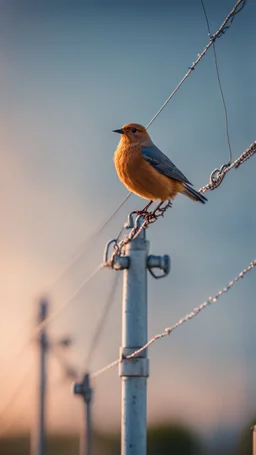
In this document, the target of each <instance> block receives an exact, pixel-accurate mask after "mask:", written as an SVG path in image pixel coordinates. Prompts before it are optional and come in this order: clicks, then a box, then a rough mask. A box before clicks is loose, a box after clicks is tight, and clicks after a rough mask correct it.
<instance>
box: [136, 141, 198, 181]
mask: <svg viewBox="0 0 256 455" xmlns="http://www.w3.org/2000/svg"><path fill="white" fill-rule="evenodd" d="M141 153H142V156H143V158H144V159H145V160H146V161H147V162H148V163H149V164H151V166H152V167H153V168H154V169H155V170H156V171H158V172H159V173H160V174H163V175H165V176H166V177H170V178H171V179H174V180H178V181H179V182H183V183H188V184H189V185H192V183H191V182H189V181H188V179H187V178H186V177H185V175H184V174H182V172H181V171H180V170H179V169H178V168H177V167H176V166H175V165H174V164H173V162H172V161H171V160H170V159H169V158H168V156H166V155H165V154H164V153H163V152H161V150H159V148H157V147H156V145H152V146H150V147H143V148H142V149H141Z"/></svg>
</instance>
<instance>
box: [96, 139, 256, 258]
mask: <svg viewBox="0 0 256 455" xmlns="http://www.w3.org/2000/svg"><path fill="white" fill-rule="evenodd" d="M255 153H256V141H255V142H253V143H252V144H251V145H250V146H249V147H248V148H247V149H246V150H245V151H244V152H243V153H242V154H241V155H240V156H239V157H238V158H237V159H236V160H235V161H233V162H232V163H229V164H223V165H222V166H221V167H220V169H214V170H213V171H212V173H211V174H210V178H209V182H208V183H207V184H206V185H205V186H202V187H201V188H199V190H198V191H199V193H201V194H203V193H205V192H206V191H208V190H210V191H213V190H215V189H216V188H218V187H219V186H220V185H221V183H222V181H223V179H224V177H225V175H226V174H227V173H228V172H229V171H230V170H231V169H233V168H235V169H237V168H238V167H239V166H240V165H241V164H243V163H245V162H246V161H247V160H248V159H249V158H251V157H252V156H253V155H254V154H255ZM171 206H172V202H171V201H168V202H167V203H166V204H165V205H164V206H163V207H162V208H161V207H160V208H158V209H157V211H155V212H150V213H144V214H142V215H140V216H139V217H138V218H140V217H142V218H143V219H144V221H143V222H142V223H139V220H138V218H137V220H136V222H135V226H134V227H133V228H132V229H131V231H130V232H129V234H128V235H127V236H126V237H124V238H123V239H122V240H121V241H120V242H118V241H115V243H114V252H113V254H112V255H111V257H110V259H109V260H108V261H107V262H106V263H105V264H104V265H105V266H113V264H114V261H115V257H116V256H120V255H121V254H122V251H123V248H124V246H125V245H127V244H128V243H130V242H131V241H132V240H134V239H135V238H137V237H138V236H139V235H140V234H141V232H142V231H143V230H144V229H147V228H148V227H149V225H150V224H152V223H155V221H157V219H158V218H160V217H162V216H164V214H165V212H166V210H167V209H168V208H170V207H171Z"/></svg>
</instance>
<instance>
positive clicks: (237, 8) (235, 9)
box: [146, 0, 247, 128]
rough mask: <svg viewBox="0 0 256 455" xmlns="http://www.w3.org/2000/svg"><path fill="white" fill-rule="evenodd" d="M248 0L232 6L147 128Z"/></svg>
mask: <svg viewBox="0 0 256 455" xmlns="http://www.w3.org/2000/svg"><path fill="white" fill-rule="evenodd" d="M246 1H247V0H238V1H237V2H236V4H235V6H234V7H233V8H232V10H231V11H230V13H229V14H228V15H227V17H226V18H225V20H224V21H223V23H222V25H221V26H220V28H219V29H218V30H217V31H216V32H215V33H214V35H212V36H211V37H210V41H209V43H208V44H207V45H206V46H205V47H204V49H203V51H202V52H201V53H200V54H198V57H197V59H196V61H195V62H193V63H192V65H191V66H190V68H189V70H188V71H187V72H186V74H185V76H184V77H183V78H182V79H181V81H180V82H179V83H178V85H177V87H176V88H175V89H174V90H173V92H172V93H171V94H170V96H168V98H167V100H166V101H165V102H164V104H163V105H162V106H161V107H160V109H159V110H158V111H157V113H156V114H155V115H154V117H153V118H152V119H151V120H150V122H149V123H148V125H147V127H146V128H149V126H150V125H152V123H153V122H154V121H155V120H156V118H157V117H158V116H159V114H160V113H161V112H162V110H163V109H164V108H165V107H166V106H167V104H168V103H169V101H171V99H172V98H173V96H174V95H175V93H176V92H177V91H178V90H179V88H180V87H181V86H182V84H183V83H184V82H185V80H186V79H187V78H188V77H189V76H190V74H191V73H192V71H193V70H194V69H195V67H196V66H197V64H198V63H199V62H200V60H202V58H203V57H204V56H205V54H206V52H207V51H208V50H209V49H210V47H211V46H212V45H213V43H214V41H215V40H216V39H217V38H220V37H221V36H222V35H223V34H224V33H225V32H226V31H227V30H228V29H229V28H230V26H231V24H232V22H233V20H234V17H235V15H236V14H238V13H240V11H242V9H243V7H244V6H245V3H246Z"/></svg>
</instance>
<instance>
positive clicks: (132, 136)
mask: <svg viewBox="0 0 256 455" xmlns="http://www.w3.org/2000/svg"><path fill="white" fill-rule="evenodd" d="M113 133H119V134H121V141H125V142H129V143H130V144H134V145H143V146H147V145H150V144H152V141H151V139H150V137H149V135H148V133H147V130H146V128H144V126H142V125H139V124H138V123H127V125H124V126H123V127H122V128H121V129H119V130H113Z"/></svg>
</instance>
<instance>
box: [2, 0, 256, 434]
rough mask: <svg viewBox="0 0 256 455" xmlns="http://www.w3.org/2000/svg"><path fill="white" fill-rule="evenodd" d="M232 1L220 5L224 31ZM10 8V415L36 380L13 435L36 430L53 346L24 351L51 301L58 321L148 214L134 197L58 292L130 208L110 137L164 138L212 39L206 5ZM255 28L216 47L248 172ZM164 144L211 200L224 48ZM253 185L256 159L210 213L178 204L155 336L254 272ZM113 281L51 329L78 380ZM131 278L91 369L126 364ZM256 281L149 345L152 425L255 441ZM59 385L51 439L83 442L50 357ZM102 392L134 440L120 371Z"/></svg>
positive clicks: (245, 14) (222, 144)
mask: <svg viewBox="0 0 256 455" xmlns="http://www.w3.org/2000/svg"><path fill="white" fill-rule="evenodd" d="M233 4H234V2H232V1H231V0H223V1H222V2H210V0H205V8H206V10H207V13H208V16H209V21H210V26H211V30H212V31H215V30H217V28H218V27H219V26H220V24H221V23H222V21H223V19H224V17H225V16H226V15H227V14H228V12H229V11H230V10H231V8H232V7H233ZM0 10H1V14H0V22H1V24H0V25H1V26H0V29H1V32H0V33H1V39H0V59H1V73H0V87H1V107H0V114H1V136H0V141H1V147H0V160H1V167H0V173H1V175H0V209H1V214H2V216H1V228H0V232H1V236H0V238H1V240H0V242H1V258H0V267H1V276H2V284H1V289H0V295H1V302H2V303H1V307H0V321H1V323H0V326H1V333H2V344H1V347H0V361H1V365H2V372H1V373H0V383H1V385H2V387H1V388H0V395H1V402H2V409H3V408H4V406H5V405H6V403H7V404H8V399H9V397H11V396H12V393H13V392H14V391H15V388H16V387H17V385H18V383H19V381H21V380H22V378H23V377H25V376H26V374H27V375H28V377H27V379H26V380H25V381H24V387H22V390H21V391H20V393H19V394H18V397H17V399H15V402H14V403H13V405H12V406H9V407H8V409H7V411H6V412H5V413H4V416H3V419H4V421H5V422H6V425H7V426H9V429H10V431H11V430H13V429H14V428H16V427H17V426H22V425H23V427H26V428H28V427H29V426H30V425H31V421H33V418H34V417H33V416H34V415H35V409H34V407H33V406H32V404H30V405H28V403H32V402H35V400H34V398H35V393H36V388H35V385H36V380H37V369H38V359H37V349H36V345H35V343H34V344H33V343H32V345H29V346H28V347H27V348H26V349H25V348H24V349H23V350H22V347H23V346H25V345H26V344H27V340H28V339H29V337H30V335H31V333H32V330H33V327H34V326H35V324H36V320H37V312H38V301H39V299H40V297H41V296H42V295H46V296H48V297H49V302H50V311H51V312H54V311H55V310H57V309H58V308H59V306H60V305H61V304H62V303H63V302H64V301H65V300H66V299H68V298H69V296H71V295H72V294H73V293H74V292H75V291H76V290H77V289H78V287H79V286H80V285H81V283H82V282H83V280H85V278H86V276H87V275H88V274H89V273H91V271H92V270H93V269H94V268H95V267H96V266H97V265H98V264H99V263H101V261H102V255H103V250H104V246H105V244H106V242H107V241H108V240H110V239H112V238H115V236H116V235H117V233H118V232H119V230H120V227H121V226H122V224H123V223H124V221H125V220H126V218H127V214H128V213H129V212H130V211H132V210H134V209H139V208H142V206H143V204H144V201H143V200H141V199H140V198H138V197H137V196H132V198H130V199H129V201H128V202H127V204H126V205H125V206H124V207H123V208H122V209H121V210H120V212H119V213H118V215H117V216H115V218H114V219H113V221H112V222H111V223H110V224H109V226H108V227H107V228H106V229H105V230H104V232H103V233H102V234H101V235H100V236H98V237H97V238H96V239H94V240H93V241H90V249H88V250H87V252H86V253H85V254H84V255H83V256H82V257H81V258H80V260H79V261H78V262H77V263H76V264H75V266H74V267H72V269H71V270H70V271H69V273H68V274H67V275H65V276H64V277H63V279H62V280H61V281H59V282H58V283H57V285H56V286H55V287H54V289H52V288H51V284H52V283H53V281H54V279H55V277H56V276H58V275H59V273H61V271H62V270H63V267H65V266H66V265H67V264H69V263H70V260H71V259H72V257H73V255H74V253H75V252H76V251H79V249H81V245H83V243H84V241H85V240H86V239H87V238H90V236H91V235H92V234H93V233H94V232H95V231H96V230H97V229H98V228H99V226H100V225H101V224H102V223H103V222H104V221H105V220H106V219H107V218H108V217H109V216H110V215H111V213H113V212H114V210H115V209H116V208H117V207H118V205H119V204H120V202H121V201H122V200H123V199H124V197H125V196H126V194H127V190H126V189H125V188H124V187H123V186H122V184H121V183H120V182H119V180H118V178H117V176H116V173H115V169H114V166H113V160H112V156H113V153H114V150H115V147H116V146H117V142H118V138H117V136H116V135H114V134H113V133H112V130H113V129H116V128H120V127H121V126H122V125H123V124H125V123H128V122H137V123H141V124H144V125H146V124H148V122H149V121H150V120H151V118H152V117H153V116H154V114H155V113H156V112H157V110H158V109H159V108H160V106H161V105H162V104H163V102H164V101H165V99H166V98H167V97H168V96H169V94H170V93H171V92H172V90H173V89H174V88H175V87H176V85H177V84H178V82H179V81H180V79H181V78H182V77H183V76H184V74H185V73H186V72H187V70H188V67H189V66H190V65H191V64H192V62H193V61H195V60H196V58H197V54H198V53H200V52H201V51H202V50H203V48H204V46H205V45H206V44H207V42H208V39H209V38H208V35H207V28H206V23H205V18H204V16H203V11H202V7H201V4H200V1H188V0H182V1H180V2H174V1H170V2H165V1H158V2H152V1H149V2H145V1H138V2H133V1H131V2H129V3H126V2H122V1H119V2H115V1H112V2H110V1H108V2H102V1H94V2H92V1H86V0H85V1H83V2H82V1H72V2H71V1H64V0H63V1H45V2H38V1H33V2H32V1H30V0H27V1H23V2H19V1H17V0H9V1H7V0H6V1H4V0H2V1H1V3H0ZM255 14H256V5H255V3H254V2H252V1H248V2H247V4H246V6H245V7H244V9H243V11H242V12H241V13H240V14H239V15H237V16H236V17H235V19H234V22H233V24H232V26H231V28H230V29H229V30H228V31H227V33H226V34H225V35H224V36H222V37H221V38H220V39H219V40H217V42H216V51H217V57H218V65H219V71H220V77H221V83H222V88H223V92H224V95H225V100H226V105H227V110H228V119H229V129H230V141H231V146H232V151H233V158H236V157H238V156H239V155H240V154H241V153H242V152H243V151H244V150H245V149H246V148H247V147H248V146H249V145H250V144H251V143H252V142H253V141H255V114H254V111H253V107H254V106H255V101H256V92H255V76H256V62H255V58H254V48H255V27H254V22H255ZM149 134H150V135H151V137H152V139H153V141H154V142H155V143H156V144H157V145H158V147H159V148H160V149H161V150H162V151H164V153H166V154H167V155H168V156H169V157H170V158H171V159H172V160H173V161H174V163H175V164H176V165H177V166H178V167H179V168H180V169H181V170H182V172H183V173H184V174H185V175H186V176H187V177H188V179H189V180H191V181H192V182H193V183H194V185H195V188H199V187H200V186H202V185H204V184H206V183H207V182H208V180H209V175H210V173H211V172H212V170H213V169H215V168H216V167H220V166H221V165H222V164H224V163H226V162H227V161H228V146H227V139H226V133H225V118H224V111H223V105H222V102H221V97H220V93H219V88H218V83H217V77H216V70H215V67H214V59H213V53H212V50H210V51H209V52H208V53H207V54H206V56H205V57H204V58H203V60H202V61H201V62H200V63H199V64H198V66H197V68H196V70H195V71H193V73H192V74H191V76H190V77H189V78H188V79H187V80H186V81H185V83H184V84H183V86H182V87H181V88H180V90H179V91H178V92H177V93H176V95H175V96H174V97H173V99H172V100H171V101H170V103H169V104H168V105H167V106H166V108H165V109H164V110H163V111H162V113H161V114H160V115H159V117H158V118H157V119H156V120H155V121H154V123H153V124H152V125H151V126H150V128H149ZM255 171H256V161H255V158H254V157H253V158H252V159H251V160H250V161H249V162H247V163H246V164H244V165H243V166H241V167H240V168H239V169H236V170H232V171H231V172H230V173H228V175H227V176H226V177H225V179H224V181H223V183H222V185H221V187H220V188H218V189H217V190H216V191H213V192H211V193H209V192H208V193H207V197H208V203H207V204H206V205H205V206H202V205H201V204H193V203H192V202H191V201H190V200H189V199H187V198H184V197H183V196H179V197H177V199H176V201H175V203H174V205H173V208H172V209H170V210H169V211H168V213H167V214H166V216H165V218H164V219H161V220H159V221H158V222H157V223H155V225H154V226H151V227H150V229H148V230H147V239H148V240H149V241H150V252H151V253H153V254H169V255H170V257H171V272H170V274H169V275H168V277H166V278H165V279H163V280H159V281H158V280H154V279H153V278H152V277H151V276H149V277H148V288H149V301H148V305H149V336H150V337H151V336H152V335H154V334H155V333H159V332H161V331H163V330H164V328H165V327H166V326H167V325H168V326H169V325H172V324H173V323H175V322H176V321H177V320H178V319H179V318H180V317H181V316H183V315H185V314H186V313H187V312H190V311H191V309H192V308H193V307H195V306H198V304H200V303H201V302H203V301H204V300H206V299H207V298H208V296H210V295H213V294H215V293H216V292H218V290H219V289H220V288H222V287H224V286H226V285H227V283H228V282H229V281H230V280H231V279H232V278H234V277H235V276H236V275H237V274H238V273H239V272H240V271H241V270H242V269H244V268H245V267H246V266H247V265H248V264H249V263H250V262H251V261H252V260H253V259H255V228H256V214H255V210H254V204H255ZM115 273H120V275H121V272H114V271H111V270H105V269H104V270H101V271H100V272H99V274H97V276H96V277H95V278H94V279H93V280H92V281H91V282H90V284H89V285H88V286H86V288H85V289H84V291H83V292H82V293H81V294H80V295H79V297H78V298H77V299H74V300H73V301H72V303H71V304H70V305H69V306H68V307H67V308H66V309H65V310H64V311H62V312H60V313H59V315H58V316H57V317H56V318H55V319H54V320H53V321H52V322H51V324H49V336H50V337H51V341H52V343H53V344H54V343H57V340H58V339H59V338H60V337H61V336H63V335H66V334H70V335H71V336H72V337H73V338H74V344H73V346H72V347H70V348H69V349H67V350H66V351H65V352H63V355H64V356H65V358H66V359H67V361H68V362H70V363H71V364H72V365H74V366H75V367H76V368H78V369H79V371H83V370H84V368H85V357H86V353H87V351H88V346H89V343H90V340H91V338H92V336H93V330H94V329H95V327H96V324H97V321H98V318H99V317H100V315H101V314H102V310H103V307H104V303H105V301H106V298H107V296H108V293H109V292H110V289H111V285H112V282H113V280H114V276H115ZM121 280H122V277H121V276H120V279H119V285H118V289H117V292H116V297H115V301H114V303H113V306H112V309H111V312H110V314H109V317H108V319H107V321H106V324H105V327H104V329H103V331H102V334H101V339H100V342H99V345H98V346H97V349H96V351H95V354H94V358H93V360H92V364H91V371H92V372H93V371H95V370H96V369H98V368H100V367H102V366H104V365H105V364H107V363H108V362H110V361H112V360H114V359H115V358H116V357H117V356H118V351H119V346H120V343H121V298H122V286H121ZM255 282H256V281H255V271H252V272H251V273H250V274H249V275H248V276H247V277H246V278H245V279H244V280H243V281H240V282H239V284H237V285H235V287H234V288H233V289H232V290H231V291H230V292H229V293H228V294H227V295H225V296H223V297H222V298H221V300H219V301H218V302H217V303H216V304H215V305H213V306H212V307H211V308H209V309H207V310H205V312H203V313H202V314H201V315H200V316H198V318H195V319H194V320H193V321H191V322H190V323H189V324H186V325H185V326H183V327H182V328H180V329H179V330H177V332H175V333H173V334H172V335H171V336H170V337H168V338H165V339H164V340H161V341H159V342H157V343H155V344H154V345H153V346H152V347H151V348H150V350H149V357H150V378H149V381H148V420H149V422H150V423H152V422H155V421H157V420H164V419H169V418H178V419H182V420H185V421H186V422H187V423H188V424H189V425H191V426H192V427H194V428H196V429H197V430H198V431H199V432H200V433H201V434H203V435H207V434H208V436H209V435H210V434H211V433H214V431H218V429H219V428H222V429H223V428H227V429H230V428H237V427H239V425H241V424H242V423H244V421H245V420H246V419H249V418H250V417H251V416H252V414H253V412H255V408H256V403H255V399H254V398H253V397H255V396H256V394H255V392H256V390H255V389H256V386H255V384H256V369H255V361H254V346H255V341H256V339H255V330H254V318H253V316H254V315H255V309H254V305H255ZM20 350H22V353H21V354H20V355H18V354H19V352H20ZM17 355H18V357H17V358H16V357H15V356H17ZM48 384H49V396H48V427H49V428H50V429H52V430H53V429H63V428H66V429H72V430H75V429H77V428H78V427H79V425H80V424H81V418H82V403H81V402H80V401H79V399H78V398H75V397H73V396H72V393H71V388H70V380H64V379H63V372H62V371H61V368H60V366H59V365H58V362H57V361H56V358H55V357H54V355H53V353H51V351H50V353H49V374H48ZM94 389H95V392H94V420H95V424H96V425H97V426H98V427H99V428H101V429H104V430H106V429H116V428H117V429H119V427H120V379H119V377H118V371H117V369H113V370H111V371H109V372H108V373H106V374H105V375H102V376H100V377H99V378H98V379H97V380H96V381H95V384H94ZM32 398H33V399H32ZM24 409H25V410H26V412H25V413H24ZM0 413H1V409H0ZM21 413H22V415H23V419H20V415H21ZM106 416H108V418H107V419H106ZM21 420H22V423H21Z"/></svg>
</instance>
